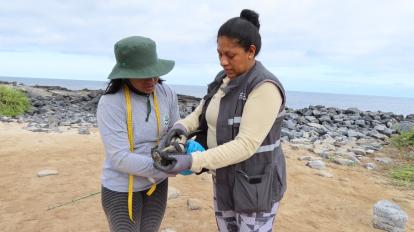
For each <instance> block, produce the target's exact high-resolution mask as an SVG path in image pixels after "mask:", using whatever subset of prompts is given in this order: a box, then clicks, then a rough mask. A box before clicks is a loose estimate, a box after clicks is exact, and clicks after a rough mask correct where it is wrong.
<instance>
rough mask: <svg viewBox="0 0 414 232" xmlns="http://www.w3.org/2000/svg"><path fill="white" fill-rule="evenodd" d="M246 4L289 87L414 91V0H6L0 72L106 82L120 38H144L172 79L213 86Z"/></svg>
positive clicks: (266, 58)
mask: <svg viewBox="0 0 414 232" xmlns="http://www.w3.org/2000/svg"><path fill="white" fill-rule="evenodd" d="M244 8H250V9H253V10H255V11H257V12H258V13H259V14H260V22H261V29H260V32H261V34H262V43H263V45H262V50H261V54H260V55H259V56H258V57H257V58H258V60H260V61H262V63H263V64H264V65H265V66H266V67H267V68H268V69H270V70H271V71H272V72H273V73H274V74H275V75H276V76H278V77H279V79H280V80H281V81H282V82H283V83H284V85H285V87H286V89H288V90H299V91H312V92H330V93H349V94H367V95H383V96H401V97H414V75H413V73H414V26H413V25H412V24H413V22H414V1H412V0H394V1H391V0H348V1H332V0H308V1H306V0H290V1H289V0H273V1H251V0H249V1H240V0H237V1H236V0H234V1H223V0H221V1H218V0H215V1H211V0H210V1H207V0H206V1H173V0H170V1H156V0H153V1H139V0H128V1H122V0H105V1H104V0H102V1H98V0H72V1H63V0H62V1H58V0H54V1H53V0H37V1H31V0H14V1H5V0H0V76H17V77H39V78H59V79H79V80H106V78H107V75H108V74H109V72H110V71H111V69H112V67H113V65H114V63H115V58H114V55H113V44H114V43H115V42H116V41H118V40H119V39H122V38H124V37H127V36H131V35H142V36H147V37H150V38H152V39H154V40H155V41H156V43H157V49H158V55H159V57H160V58H165V59H172V60H175V61H176V66H175V68H174V70H173V71H172V72H171V73H170V74H168V75H166V76H165V77H164V78H165V79H166V80H167V83H171V84H186V85H206V84H207V83H209V82H210V81H211V80H212V79H213V78H214V76H215V74H216V73H217V72H218V71H219V70H220V66H219V62H218V58H217V52H216V33H217V30H218V28H219V27H220V26H221V24H222V23H224V22H225V21H226V20H227V19H229V18H231V17H235V16H238V15H239V14H240V11H241V10H242V9H244Z"/></svg>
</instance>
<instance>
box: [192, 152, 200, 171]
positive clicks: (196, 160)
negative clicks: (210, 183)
mask: <svg viewBox="0 0 414 232" xmlns="http://www.w3.org/2000/svg"><path fill="white" fill-rule="evenodd" d="M202 155H203V152H201V151H196V152H193V153H191V157H192V158H193V162H192V164H191V171H192V172H195V173H198V172H201V169H203V157H202Z"/></svg>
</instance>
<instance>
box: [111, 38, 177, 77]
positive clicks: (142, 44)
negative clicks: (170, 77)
mask: <svg viewBox="0 0 414 232" xmlns="http://www.w3.org/2000/svg"><path fill="white" fill-rule="evenodd" d="M114 50H115V58H116V65H115V67H114V68H113V69H112V72H111V73H110V74H109V76H108V79H121V78H126V79H145V78H151V77H159V76H162V75H165V74H167V73H169V72H170V71H171V70H172V69H173V67H174V61H172V60H164V59H158V56H157V51H156V45H155V42H154V41H153V40H152V39H150V38H146V37H142V36H131V37H127V38H125V39H122V40H120V41H118V42H117V43H116V44H115V46H114Z"/></svg>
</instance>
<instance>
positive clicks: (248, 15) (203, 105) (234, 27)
mask: <svg viewBox="0 0 414 232" xmlns="http://www.w3.org/2000/svg"><path fill="white" fill-rule="evenodd" d="M259 28H260V23H259V15H258V14H257V13H256V12H254V11H252V10H247V9H245V10H242V12H241V14H240V17H235V18H231V19H229V20H228V21H227V22H225V23H224V24H223V25H222V26H221V27H220V29H219V30H218V34H217V52H218V56H219V61H220V65H221V66H222V67H223V70H222V71H221V72H219V73H218V74H217V76H216V77H215V79H214V81H213V82H212V83H210V84H209V85H208V92H207V95H206V96H204V98H203V100H202V101H201V102H200V105H199V106H198V107H197V108H196V109H195V110H194V112H193V113H191V114H190V115H189V116H187V117H186V118H184V119H182V120H179V121H177V122H176V123H175V124H174V127H173V128H172V129H171V130H170V131H169V132H168V134H167V139H166V143H167V144H166V145H168V144H169V142H170V141H171V140H174V139H175V138H176V137H178V136H181V135H188V134H189V133H192V132H194V131H196V130H201V134H199V135H198V136H197V140H198V141H199V142H200V143H201V144H202V145H204V147H206V148H207V150H206V151H203V152H194V153H192V154H191V155H180V154H167V153H166V154H162V157H163V158H164V159H166V160H169V161H173V162H165V163H164V165H158V164H155V165H156V167H157V168H158V169H160V170H163V171H165V172H167V173H178V172H180V171H182V170H186V169H190V170H191V171H193V172H196V173H199V172H201V171H204V170H207V169H208V170H210V171H211V172H212V173H213V182H214V209H215V216H216V221H217V226H218V229H219V231H272V227H273V223H274V220H275V217H276V213H277V210H278V208H279V202H280V200H281V199H282V197H283V194H284V193H285V190H286V168H285V158H284V154H283V151H282V147H281V144H280V133H281V126H282V121H283V114H284V108H285V102H286V96H285V91H284V89H283V86H282V84H281V83H280V81H279V80H278V79H277V78H276V76H275V75H273V74H272V73H271V72H270V71H268V70H267V69H266V68H265V67H264V66H263V64H262V63H261V62H259V61H258V60H256V56H257V55H258V54H259V52H260V49H261V36H260V33H259Z"/></svg>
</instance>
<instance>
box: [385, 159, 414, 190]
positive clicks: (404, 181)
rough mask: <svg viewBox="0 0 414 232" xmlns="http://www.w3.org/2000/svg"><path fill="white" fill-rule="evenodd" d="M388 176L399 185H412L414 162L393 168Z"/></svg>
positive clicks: (413, 182)
mask: <svg viewBox="0 0 414 232" xmlns="http://www.w3.org/2000/svg"><path fill="white" fill-rule="evenodd" d="M389 174H390V177H391V178H392V179H393V180H394V181H395V182H396V183H397V184H399V185H403V186H410V187H413V186H414V164H407V165H403V166H399V167H395V168H393V169H392V170H391V171H390V172H389Z"/></svg>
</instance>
